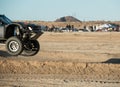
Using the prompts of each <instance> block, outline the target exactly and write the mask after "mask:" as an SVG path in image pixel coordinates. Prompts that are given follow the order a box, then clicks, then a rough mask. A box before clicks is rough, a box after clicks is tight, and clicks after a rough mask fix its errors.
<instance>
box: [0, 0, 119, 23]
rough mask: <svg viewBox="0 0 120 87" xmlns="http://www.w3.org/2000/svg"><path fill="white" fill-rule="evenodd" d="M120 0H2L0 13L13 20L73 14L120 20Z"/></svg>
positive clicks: (89, 17)
mask: <svg viewBox="0 0 120 87" xmlns="http://www.w3.org/2000/svg"><path fill="white" fill-rule="evenodd" d="M119 9H120V0H0V14H4V15H6V16H7V17H8V18H10V19H11V20H41V21H55V20H56V19H57V18H60V17H63V16H73V17H76V18H78V19H79V20H81V21H97V20H105V21H120V10H119Z"/></svg>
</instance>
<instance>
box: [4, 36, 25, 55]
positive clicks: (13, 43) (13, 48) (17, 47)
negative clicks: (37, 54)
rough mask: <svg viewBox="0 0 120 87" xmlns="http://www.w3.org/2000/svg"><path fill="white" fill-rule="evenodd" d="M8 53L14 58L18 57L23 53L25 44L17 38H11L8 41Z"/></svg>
mask: <svg viewBox="0 0 120 87" xmlns="http://www.w3.org/2000/svg"><path fill="white" fill-rule="evenodd" d="M6 49H7V52H8V53H9V54H10V55H12V56H17V55H19V54H21V53H22V51H23V44H22V42H21V40H20V39H19V38H17V37H10V38H9V39H8V40H7V41H6Z"/></svg>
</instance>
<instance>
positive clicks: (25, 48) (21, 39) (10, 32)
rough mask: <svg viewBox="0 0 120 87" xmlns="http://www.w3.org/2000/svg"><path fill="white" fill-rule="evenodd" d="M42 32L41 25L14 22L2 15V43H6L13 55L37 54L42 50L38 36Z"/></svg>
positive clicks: (0, 19)
mask: <svg viewBox="0 0 120 87" xmlns="http://www.w3.org/2000/svg"><path fill="white" fill-rule="evenodd" d="M42 34H43V32H42V31H41V28H40V26H37V25H35V24H25V23H22V22H12V21H11V20H10V19H8V18H7V17H6V16H5V15H0V43H2V44H5V45H6V50H7V52H8V53H9V54H10V55H12V56H17V55H20V54H22V53H24V55H26V56H33V55H35V54H37V53H38V52H39V50H40V44H39V42H38V41H37V38H38V37H39V36H41V35H42Z"/></svg>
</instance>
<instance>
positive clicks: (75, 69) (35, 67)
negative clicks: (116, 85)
mask: <svg viewBox="0 0 120 87" xmlns="http://www.w3.org/2000/svg"><path fill="white" fill-rule="evenodd" d="M119 72H120V65H119V64H101V63H74V62H39V61H23V60H17V61H15V60H0V74H8V73H9V74H70V75H81V76H82V75H84V76H85V75H86V76H89V77H91V76H94V75H95V76H97V77H99V78H104V77H107V78H110V77H112V79H120V74H119Z"/></svg>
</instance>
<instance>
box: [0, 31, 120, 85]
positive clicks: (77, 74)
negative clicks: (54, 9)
mask: <svg viewBox="0 0 120 87" xmlns="http://www.w3.org/2000/svg"><path fill="white" fill-rule="evenodd" d="M38 41H39V42H40V46H41V50H40V51H39V53H38V54H37V55H35V56H29V57H26V56H24V54H22V55H19V56H11V55H9V54H8V53H7V52H6V50H5V45H3V44H2V45H0V87H120V33H119V32H64V33H55V32H45V33H44V34H43V35H42V36H41V37H40V38H38Z"/></svg>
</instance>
